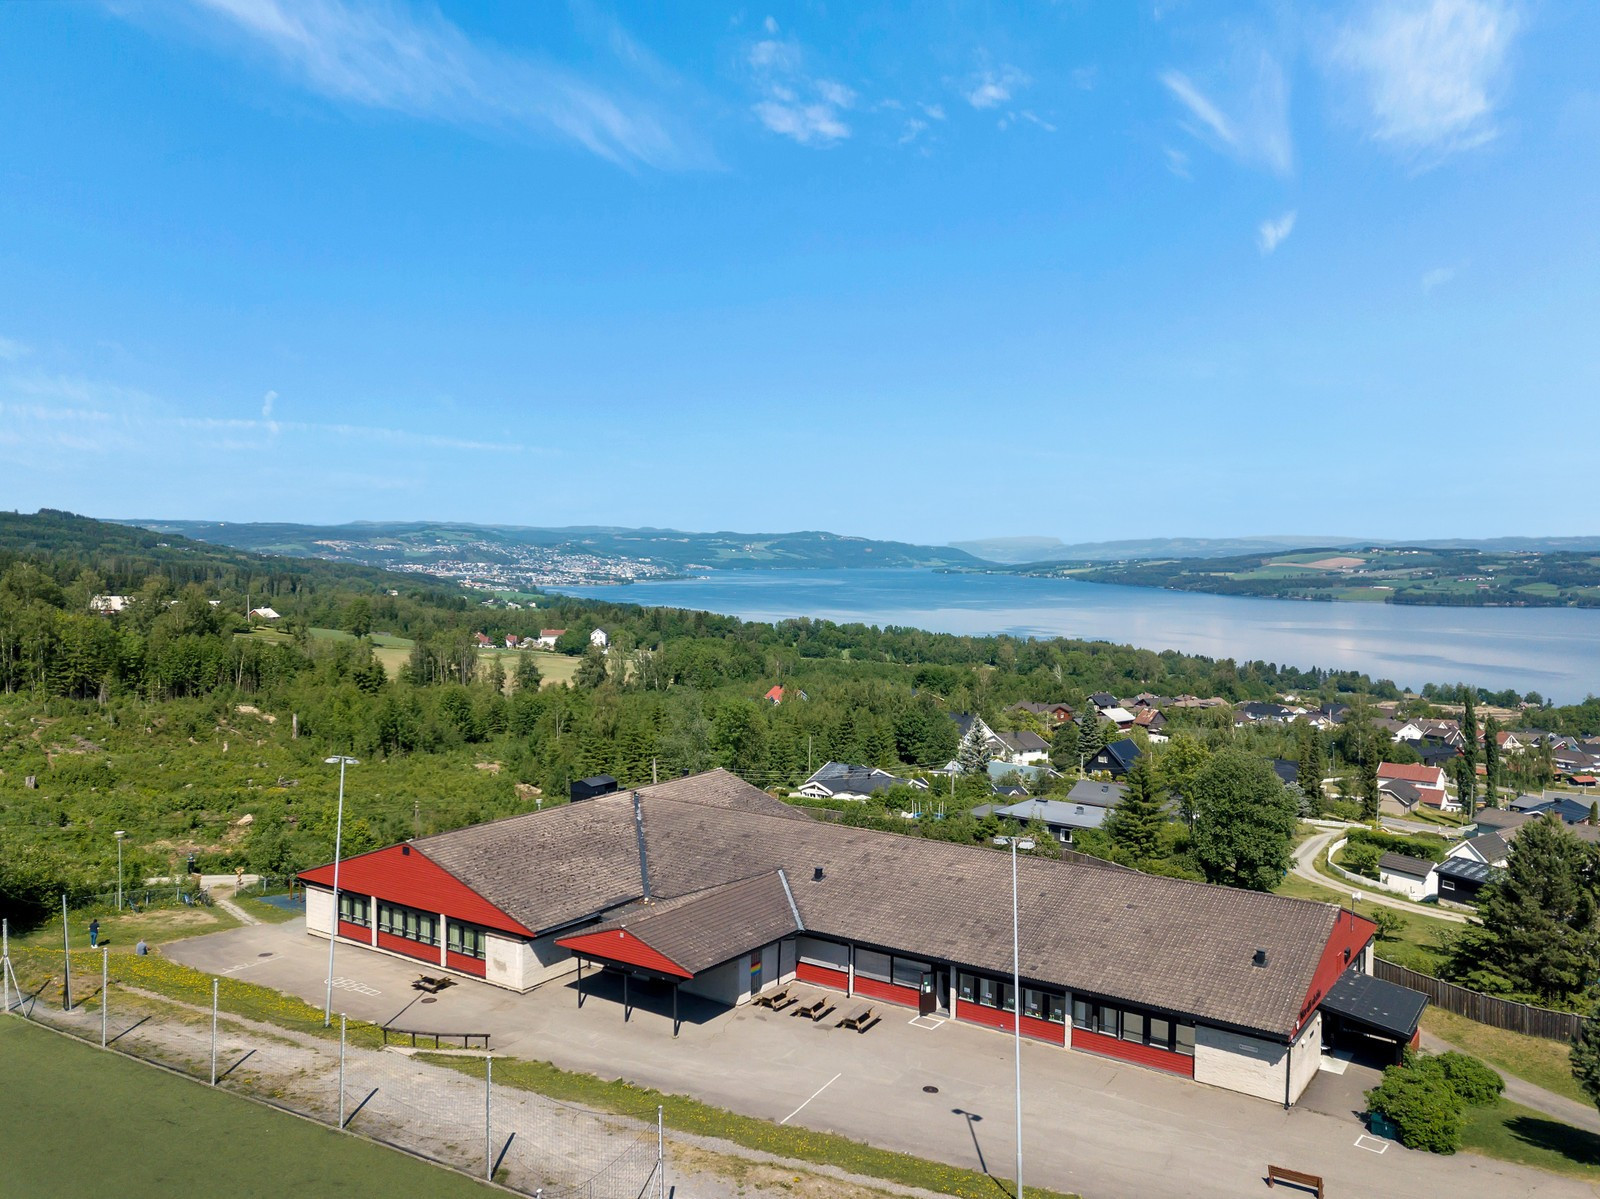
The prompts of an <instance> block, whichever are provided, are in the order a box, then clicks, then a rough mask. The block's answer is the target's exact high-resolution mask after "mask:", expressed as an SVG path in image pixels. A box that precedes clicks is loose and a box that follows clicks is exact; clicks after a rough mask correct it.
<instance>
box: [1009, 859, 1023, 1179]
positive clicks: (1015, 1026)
mask: <svg viewBox="0 0 1600 1199" xmlns="http://www.w3.org/2000/svg"><path fill="white" fill-rule="evenodd" d="M1021 945H1022V943H1021V935H1020V929H1019V925H1018V920H1017V840H1016V838H1015V837H1013V838H1012V839H1011V988H1012V995H1011V1029H1012V1036H1013V1038H1014V1045H1015V1048H1016V1058H1017V1199H1022V948H1021Z"/></svg>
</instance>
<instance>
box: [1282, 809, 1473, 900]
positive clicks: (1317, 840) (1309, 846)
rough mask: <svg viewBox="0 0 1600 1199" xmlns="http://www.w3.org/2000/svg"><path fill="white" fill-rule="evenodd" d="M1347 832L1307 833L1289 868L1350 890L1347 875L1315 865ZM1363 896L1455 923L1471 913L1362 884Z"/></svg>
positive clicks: (1335, 887)
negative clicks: (1333, 873)
mask: <svg viewBox="0 0 1600 1199" xmlns="http://www.w3.org/2000/svg"><path fill="white" fill-rule="evenodd" d="M1348 835H1349V830H1348V829H1333V830H1332V831H1331V832H1325V833H1315V834H1313V835H1312V836H1310V837H1307V838H1306V839H1305V840H1304V841H1302V842H1301V843H1300V844H1299V845H1298V846H1297V847H1296V848H1295V851H1294V864H1293V865H1292V866H1291V867H1290V870H1291V871H1293V873H1295V874H1297V875H1299V876H1300V877H1301V878H1303V879H1307V880H1309V881H1310V882H1313V883H1316V884H1317V885H1318V886H1322V887H1327V888H1328V889H1329V890H1330V891H1337V890H1339V889H1340V882H1341V881H1343V882H1344V883H1345V884H1347V885H1346V887H1345V890H1346V891H1347V892H1348V891H1349V890H1351V889H1353V888H1355V886H1356V884H1355V883H1353V882H1350V881H1349V880H1348V879H1345V880H1336V879H1331V878H1329V877H1328V876H1327V875H1325V874H1319V873H1318V872H1317V868H1316V865H1315V863H1316V860H1317V858H1318V857H1320V856H1321V854H1322V851H1323V850H1325V849H1327V848H1328V846H1330V845H1332V844H1333V843H1334V842H1335V841H1337V840H1338V839H1339V838H1340V837H1344V836H1348ZM1361 898H1362V900H1363V902H1366V903H1375V904H1378V905H1380V906H1382V907H1386V908H1393V909H1394V910H1395V911H1397V912H1413V913H1415V914H1416V915H1419V916H1432V917H1434V918H1435V919H1438V920H1449V921H1452V922H1453V923H1456V924H1465V923H1466V922H1467V920H1468V919H1469V917H1468V916H1466V915H1464V914H1463V913H1461V912H1452V911H1450V910H1449V909H1448V908H1441V907H1437V906H1435V905H1434V904H1431V903H1430V904H1423V903H1412V902H1411V900H1409V899H1401V898H1400V897H1399V896H1397V895H1389V894H1386V893H1385V892H1382V891H1379V890H1376V889H1372V890H1368V889H1367V888H1365V887H1363V888H1361Z"/></svg>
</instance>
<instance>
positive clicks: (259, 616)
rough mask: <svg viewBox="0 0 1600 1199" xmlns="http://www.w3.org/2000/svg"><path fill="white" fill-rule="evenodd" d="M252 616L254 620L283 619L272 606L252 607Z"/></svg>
mask: <svg viewBox="0 0 1600 1199" xmlns="http://www.w3.org/2000/svg"><path fill="white" fill-rule="evenodd" d="M250 616H251V618H252V619H254V620H282V619H283V618H282V617H281V616H279V615H278V613H276V612H275V611H273V610H272V609H271V608H251V609H250Z"/></svg>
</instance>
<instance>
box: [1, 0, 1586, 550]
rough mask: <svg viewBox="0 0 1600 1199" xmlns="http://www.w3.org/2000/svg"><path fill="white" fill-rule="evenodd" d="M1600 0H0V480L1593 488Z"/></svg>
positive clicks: (506, 499)
mask: <svg viewBox="0 0 1600 1199" xmlns="http://www.w3.org/2000/svg"><path fill="white" fill-rule="evenodd" d="M1597 52H1600V5H1594V4H1591V3H1587V2H1585V0H1540V2H1528V3H1517V2H1515V0H1425V2H1421V3H1415V2H1410V0H1408V2H1405V3H1392V4H1373V3H1349V4H1324V5H1315V6H1313V5H1303V4H1291V3H1271V4H1260V5H1255V4H1241V5H1231V4H1230V5H1224V4H1220V3H1182V2H1168V0H1156V2H1155V3H1151V2H1148V0H1147V2H1145V3H1142V4H1135V3H1128V4H1113V3H1110V2H1109V0H1105V2H1093V3H1091V2H1089V0H1078V2H1073V0H1065V2H1062V3H1057V4H1054V5H1037V6H1021V5H1017V6H1012V5H1004V4H982V5H966V4H962V3H954V4H949V5H945V6H939V7H938V8H937V10H936V11H935V7H934V6H931V5H923V4H906V5H903V6H881V5H874V6H870V7H869V6H847V5H833V4H827V5H824V4H802V5H787V6H785V5H773V6H757V7H743V8H740V7H729V6H716V5H689V4H683V5H649V6H646V5H638V6H634V7H616V8H613V7H606V6H603V5H599V4H592V3H576V4H571V5H561V4H556V3H543V4H516V5H503V6H499V7H496V8H490V7H489V6H484V5H461V6H446V7H442V8H436V7H422V6H415V5H409V4H398V3H397V4H369V3H365V2H358V0H307V2H306V3H301V4H293V5H291V4H289V3H287V2H286V0H285V2H283V3H278V2H275V0H196V2H193V3H180V2H178V0H172V2H170V3H160V4H148V5H145V4H139V3H132V2H120V0H119V2H118V3H114V4H109V5H103V6H97V5H93V4H80V5H46V4H8V5H0V111H3V112H5V113H6V114H7V116H6V119H5V120H4V121H3V122H0V280H3V282H4V285H3V286H0V466H3V468H4V469H3V473H0V505H4V506H6V507H15V508H20V509H24V510H31V509H33V508H35V507H39V506H49V507H58V508H69V509H72V510H75V511H81V512H86V513H90V514H93V515H99V516H151V517H154V516H162V517H192V518H208V519H227V520H299V521H317V522H334V521H342V520H348V519H391V518H392V519H430V518H431V519H458V520H476V521H484V522H495V523H519V524H540V525H554V524H571V523H585V524H588V523H594V524H623V525H640V524H649V525H664V526H675V527H680V528H693V529H713V528H718V529H720V528H735V529H747V530H778V529H795V528H827V529H832V530H835V531H839V532H848V533H858V534H864V535H869V536H884V537H899V538H906V539H912V540H920V541H935V542H937V541H944V540H948V539H959V538H963V537H976V536H989V535H1005V534H1043V535H1056V536H1060V537H1062V538H1063V539H1065V540H1067V541H1077V540H1101V539H1108V538H1120V537H1136V536H1160V535H1165V534H1181V535H1193V536H1208V535H1209V536H1226V535H1230V534H1244V533H1259V532H1296V533H1319V532H1329V533H1340V534H1351V535H1371V536H1386V537H1407V536H1416V537H1423V536H1475V535H1483V536H1488V535H1501V534H1514V533H1530V534H1543V533H1552V534H1553V533H1571V534H1577V533H1584V534H1593V533H1596V532H1600V524H1597V523H1596V521H1597V519H1600V507H1597V506H1596V505H1595V504H1593V503H1589V502H1586V501H1584V500H1582V499H1581V498H1580V497H1582V496H1584V495H1586V494H1587V490H1588V488H1587V483H1588V480H1589V479H1590V478H1591V477H1592V472H1593V461H1594V452H1595V440H1594V434H1593V425H1594V417H1595V416H1596V414H1597V412H1600V401H1597V396H1600V362H1597V358H1600V355H1597V345H1600V337H1597V336H1596V329H1597V328H1600V270H1597V269H1596V268H1597V266H1600V253H1597V251H1600V222H1597V221H1596V220H1595V219H1594V217H1595V213H1596V212H1597V211H1600V155H1597V153H1596V151H1597V148H1600V83H1597V81H1596V75H1595V71H1594V62H1595V59H1596V54H1597Z"/></svg>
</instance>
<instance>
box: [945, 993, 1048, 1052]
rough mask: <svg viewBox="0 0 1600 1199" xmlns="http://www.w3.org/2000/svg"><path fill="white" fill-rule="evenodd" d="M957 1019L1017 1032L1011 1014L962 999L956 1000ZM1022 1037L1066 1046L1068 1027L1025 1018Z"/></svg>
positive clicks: (1032, 1017)
mask: <svg viewBox="0 0 1600 1199" xmlns="http://www.w3.org/2000/svg"><path fill="white" fill-rule="evenodd" d="M956 1019H957V1020H969V1021H971V1022H972V1023H973V1024H983V1025H986V1026H987V1027H989V1028H998V1029H999V1030H1000V1031H1001V1032H1013V1031H1015V1029H1014V1026H1013V1022H1012V1019H1011V1013H1010V1012H1002V1011H1000V1010H998V1009H996V1008H992V1007H984V1006H983V1005H982V1004H981V1003H968V1002H966V1001H965V1000H962V999H958V1000H956ZM1022 1035H1023V1036H1025V1037H1032V1038H1033V1039H1034V1040H1036V1041H1049V1042H1050V1043H1051V1044H1052V1045H1065V1044H1066V1043H1067V1026H1066V1025H1065V1024H1052V1023H1050V1021H1048V1020H1040V1019H1039V1018H1038V1017H1037V1016H1024V1017H1023V1018H1022Z"/></svg>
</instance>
